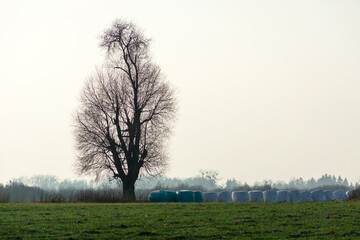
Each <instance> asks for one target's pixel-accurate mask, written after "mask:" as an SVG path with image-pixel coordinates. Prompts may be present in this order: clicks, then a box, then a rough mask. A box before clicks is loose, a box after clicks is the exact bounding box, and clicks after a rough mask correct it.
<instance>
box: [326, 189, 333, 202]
mask: <svg viewBox="0 0 360 240" xmlns="http://www.w3.org/2000/svg"><path fill="white" fill-rule="evenodd" d="M324 195H325V198H326V201H334V200H335V198H334V194H333V192H332V191H331V190H326V191H324Z"/></svg>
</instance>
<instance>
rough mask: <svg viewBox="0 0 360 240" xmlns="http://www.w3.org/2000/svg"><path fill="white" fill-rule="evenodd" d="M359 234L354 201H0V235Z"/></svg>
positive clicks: (248, 236)
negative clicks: (36, 202) (84, 202)
mask: <svg viewBox="0 0 360 240" xmlns="http://www.w3.org/2000/svg"><path fill="white" fill-rule="evenodd" d="M259 238H264V239H289V238H303V239H360V202H316V203H272V204H271V203H187V204H182V203H161V204H151V203H133V204H82V203H74V204H35V203H34V204H20V203H19V204H0V239H259Z"/></svg>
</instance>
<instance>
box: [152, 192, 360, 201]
mask: <svg viewBox="0 0 360 240" xmlns="http://www.w3.org/2000/svg"><path fill="white" fill-rule="evenodd" d="M352 194H354V190H350V191H348V192H346V193H345V191H344V190H337V191H335V192H332V191H331V190H326V191H323V190H315V191H312V192H310V191H302V192H300V191H299V190H290V191H287V190H280V191H275V190H268V191H259V190H254V191H249V192H247V191H235V192H229V191H223V192H218V193H217V192H204V193H202V192H200V191H189V190H181V191H178V192H175V191H154V192H152V193H151V194H150V195H149V201H150V202H270V203H273V202H312V201H314V202H325V201H334V200H337V201H343V200H346V199H347V198H349V197H350V196H352Z"/></svg>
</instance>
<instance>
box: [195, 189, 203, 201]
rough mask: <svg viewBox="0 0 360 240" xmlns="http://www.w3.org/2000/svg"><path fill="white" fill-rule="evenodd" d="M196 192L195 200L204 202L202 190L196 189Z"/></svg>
mask: <svg viewBox="0 0 360 240" xmlns="http://www.w3.org/2000/svg"><path fill="white" fill-rule="evenodd" d="M194 193H195V202H204V197H203V194H202V192H200V191H196V192H194Z"/></svg>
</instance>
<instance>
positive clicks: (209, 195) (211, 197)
mask: <svg viewBox="0 0 360 240" xmlns="http://www.w3.org/2000/svg"><path fill="white" fill-rule="evenodd" d="M203 197H204V201H205V202H217V198H218V197H217V193H216V192H204V193H203Z"/></svg>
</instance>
